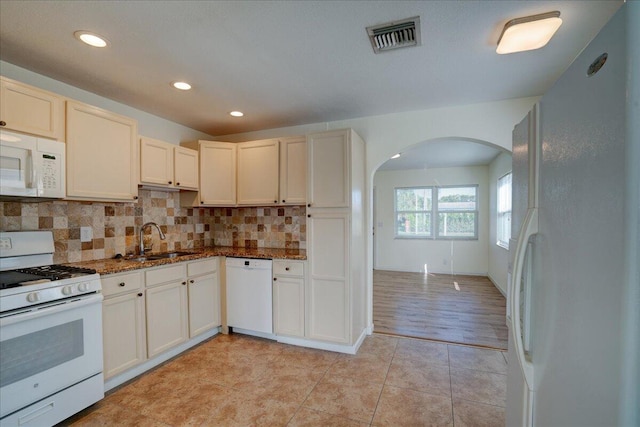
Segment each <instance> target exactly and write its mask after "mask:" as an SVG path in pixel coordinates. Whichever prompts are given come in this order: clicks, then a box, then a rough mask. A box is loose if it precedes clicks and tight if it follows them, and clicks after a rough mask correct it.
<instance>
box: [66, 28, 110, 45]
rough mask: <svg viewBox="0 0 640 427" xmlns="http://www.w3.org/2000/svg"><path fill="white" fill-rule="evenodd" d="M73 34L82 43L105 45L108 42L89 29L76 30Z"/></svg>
mask: <svg viewBox="0 0 640 427" xmlns="http://www.w3.org/2000/svg"><path fill="white" fill-rule="evenodd" d="M73 35H74V36H75V38H77V39H78V40H80V41H81V42H83V43H86V44H88V45H89V46H93V47H106V46H107V45H108V44H109V43H108V42H107V39H105V38H104V37H102V36H99V35H97V34H95V33H92V32H90V31H84V30H81V31H76V32H75V33H73Z"/></svg>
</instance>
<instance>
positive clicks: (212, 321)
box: [189, 271, 221, 338]
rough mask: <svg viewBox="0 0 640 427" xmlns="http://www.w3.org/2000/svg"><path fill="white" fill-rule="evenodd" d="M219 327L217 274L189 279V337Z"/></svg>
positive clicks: (218, 284)
mask: <svg viewBox="0 0 640 427" xmlns="http://www.w3.org/2000/svg"><path fill="white" fill-rule="evenodd" d="M220 325H221V321H220V281H219V278H218V272H217V271H216V272H214V273H213V274H210V275H207V276H201V277H195V278H193V279H189V337H190V338H193V337H195V336H196V335H199V334H201V333H203V332H205V331H208V330H210V329H212V328H215V327H218V326H220Z"/></svg>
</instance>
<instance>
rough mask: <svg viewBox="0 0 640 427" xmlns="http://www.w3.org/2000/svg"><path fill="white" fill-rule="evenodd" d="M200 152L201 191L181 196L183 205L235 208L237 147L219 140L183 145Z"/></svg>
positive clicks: (185, 143)
mask: <svg viewBox="0 0 640 427" xmlns="http://www.w3.org/2000/svg"><path fill="white" fill-rule="evenodd" d="M181 145H182V146H184V147H187V148H191V149H194V150H198V155H199V156H200V191H199V192H198V193H182V194H181V195H180V200H181V204H182V205H183V206H235V204H236V156H237V144H233V143H230V142H218V141H193V142H183V143H182V144H181Z"/></svg>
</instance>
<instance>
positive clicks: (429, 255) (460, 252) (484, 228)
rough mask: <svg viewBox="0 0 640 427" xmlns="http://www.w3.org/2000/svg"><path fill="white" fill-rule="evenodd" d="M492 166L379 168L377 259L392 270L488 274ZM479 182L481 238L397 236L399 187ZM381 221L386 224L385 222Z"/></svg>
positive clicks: (376, 181)
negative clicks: (395, 199)
mask: <svg viewBox="0 0 640 427" xmlns="http://www.w3.org/2000/svg"><path fill="white" fill-rule="evenodd" d="M488 174H489V168H488V167H487V166H470V167H455V168H436V169H420V170H415V169H414V170H398V171H378V172H376V174H375V178H374V186H375V191H376V206H375V207H374V209H376V213H375V218H376V224H374V225H375V231H376V237H375V245H376V248H375V254H376V259H375V265H374V268H376V269H380V270H392V271H414V272H421V271H424V265H425V264H427V271H428V272H429V273H453V274H477V275H486V274H487V269H488V256H487V245H488V243H489V188H488ZM466 184H470V185H474V184H477V185H478V240H433V239H398V238H396V237H395V227H394V224H395V213H394V189H395V188H396V187H418V186H436V185H441V186H442V185H466ZM381 223H382V226H380V224H381Z"/></svg>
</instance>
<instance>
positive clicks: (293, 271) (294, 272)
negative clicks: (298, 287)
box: [273, 260, 304, 276]
mask: <svg viewBox="0 0 640 427" xmlns="http://www.w3.org/2000/svg"><path fill="white" fill-rule="evenodd" d="M273 275H274V276H278V275H287V276H304V262H302V261H278V260H274V261H273Z"/></svg>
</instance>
